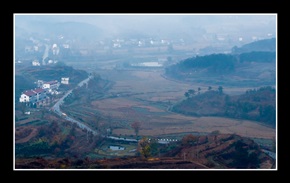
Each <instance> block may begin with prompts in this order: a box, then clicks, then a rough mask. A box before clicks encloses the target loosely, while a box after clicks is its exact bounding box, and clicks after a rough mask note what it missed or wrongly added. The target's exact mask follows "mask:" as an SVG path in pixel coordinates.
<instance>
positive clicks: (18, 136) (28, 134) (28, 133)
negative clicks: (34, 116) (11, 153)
mask: <svg viewBox="0 0 290 183" xmlns="http://www.w3.org/2000/svg"><path fill="white" fill-rule="evenodd" d="M37 133H38V130H37V128H35V127H31V126H29V127H18V128H16V130H15V143H25V142H28V141H29V140H30V139H31V138H33V137H35V136H36V135H37Z"/></svg>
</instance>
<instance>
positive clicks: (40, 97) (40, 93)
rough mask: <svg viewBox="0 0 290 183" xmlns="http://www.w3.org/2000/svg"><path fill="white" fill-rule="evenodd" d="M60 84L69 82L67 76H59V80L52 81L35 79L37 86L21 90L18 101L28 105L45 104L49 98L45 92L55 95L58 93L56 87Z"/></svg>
mask: <svg viewBox="0 0 290 183" xmlns="http://www.w3.org/2000/svg"><path fill="white" fill-rule="evenodd" d="M60 84H65V85H67V84H69V78H68V77H65V78H61V82H58V81H57V80H54V81H47V82H44V81H42V80H38V81H37V86H38V87H37V88H35V89H31V90H26V91H24V92H22V94H21V96H20V98H19V102H24V103H26V104H27V105H30V106H37V107H40V106H45V105H48V104H49V103H50V98H49V97H48V96H47V94H51V95H57V94H59V92H58V91H57V90H58V87H59V86H60Z"/></svg>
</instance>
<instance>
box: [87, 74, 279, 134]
mask: <svg viewBox="0 0 290 183" xmlns="http://www.w3.org/2000/svg"><path fill="white" fill-rule="evenodd" d="M100 74H101V75H105V77H107V78H108V79H110V80H112V81H114V82H115V84H114V86H113V87H112V88H111V90H109V91H108V92H109V93H108V95H114V96H117V97H115V98H110V97H108V98H105V99H102V100H95V101H92V102H91V106H92V108H93V109H95V110H98V111H99V112H101V113H102V114H104V115H110V116H112V117H113V118H114V119H117V120H119V121H127V122H129V123H130V122H133V121H140V122H141V123H142V127H141V129H140V132H139V135H141V136H158V135H165V134H176V133H186V132H197V133H199V132H200V133H210V132H212V131H215V130H219V131H220V132H221V133H236V134H238V135H241V136H246V137H253V138H267V139H271V138H273V137H275V135H276V131H275V129H273V128H270V127H267V126H265V125H262V124H260V123H258V122H255V121H248V120H239V119H230V118H223V117H192V116H185V115H182V114H176V113H173V112H170V111H168V110H167V108H168V107H169V106H170V105H171V104H173V103H175V102H178V101H181V100H182V99H184V92H186V91H187V90H188V89H195V90H196V91H197V88H198V87H200V88H201V89H202V90H201V92H203V91H206V90H207V87H208V86H205V85H201V84H194V83H192V84H186V83H178V82H175V81H171V80H167V79H165V78H164V77H162V72H161V71H160V70H158V69H157V70H145V71H142V70H138V71H137V70H135V71H134V70H131V71H124V70H123V71H114V70H108V71H105V72H103V73H102V72H101V73H100ZM212 87H213V89H216V88H217V87H218V86H212ZM246 89H247V88H224V92H225V93H226V92H228V93H232V92H233V91H240V92H241V91H245V90H246ZM113 134H115V135H119V134H122V135H134V134H135V133H134V130H133V129H132V128H130V126H128V125H127V126H126V127H123V128H117V129H114V131H113Z"/></svg>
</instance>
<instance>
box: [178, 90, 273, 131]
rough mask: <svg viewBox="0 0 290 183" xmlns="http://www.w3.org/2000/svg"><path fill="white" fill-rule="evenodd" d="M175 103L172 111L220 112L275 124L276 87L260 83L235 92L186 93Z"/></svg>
mask: <svg viewBox="0 0 290 183" xmlns="http://www.w3.org/2000/svg"><path fill="white" fill-rule="evenodd" d="M185 95H186V96H187V98H186V99H185V100H183V101H182V102H180V103H178V104H176V105H174V106H173V107H172V111H174V112H178V113H182V114H188V115H193V116H223V117H230V118H237V119H247V120H254V121H259V122H262V123H265V124H267V125H270V126H272V127H275V125H276V102H275V101H276V90H275V89H274V88H272V87H262V88H259V89H257V90H256V89H253V90H248V91H247V92H246V93H244V94H242V95H238V96H229V95H227V94H225V93H223V92H222V91H221V90H220V91H215V90H208V91H206V92H204V93H201V94H195V95H190V96H188V95H187V94H185Z"/></svg>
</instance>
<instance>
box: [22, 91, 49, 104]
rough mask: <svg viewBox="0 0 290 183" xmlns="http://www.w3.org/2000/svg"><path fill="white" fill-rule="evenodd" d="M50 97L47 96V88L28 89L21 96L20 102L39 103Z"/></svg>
mask: <svg viewBox="0 0 290 183" xmlns="http://www.w3.org/2000/svg"><path fill="white" fill-rule="evenodd" d="M46 100H48V97H47V96H46V90H45V89H42V88H36V89H34V90H27V91H25V92H23V93H22V94H21V96H20V99H19V101H20V102H26V103H31V104H36V105H39V104H41V103H44V102H46Z"/></svg>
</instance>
